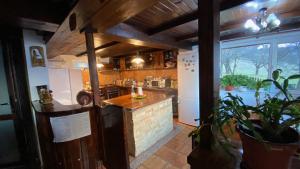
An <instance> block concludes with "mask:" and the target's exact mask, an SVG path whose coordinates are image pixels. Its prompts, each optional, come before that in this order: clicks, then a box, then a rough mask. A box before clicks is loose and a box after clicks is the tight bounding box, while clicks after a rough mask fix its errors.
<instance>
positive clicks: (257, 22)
mask: <svg viewBox="0 0 300 169" xmlns="http://www.w3.org/2000/svg"><path fill="white" fill-rule="evenodd" d="M280 24H281V21H280V20H279V19H278V17H277V16H276V15H275V14H274V13H271V14H268V13H267V8H261V9H260V10H259V15H258V16H256V17H255V18H253V19H248V20H247V21H246V22H245V24H244V27H245V28H246V29H248V30H250V31H252V32H255V33H258V32H268V31H273V30H276V29H278V28H279V26H280Z"/></svg>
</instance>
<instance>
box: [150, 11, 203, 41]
mask: <svg viewBox="0 0 300 169" xmlns="http://www.w3.org/2000/svg"><path fill="white" fill-rule="evenodd" d="M196 19H197V11H193V12H191V13H189V14H185V15H182V16H179V17H177V18H175V19H172V20H170V21H167V22H164V23H162V24H160V25H158V26H157V27H154V28H151V29H149V30H147V32H146V33H147V34H148V35H154V34H157V33H159V32H163V31H165V30H168V29H171V28H173V27H176V26H179V25H182V24H185V23H188V22H191V21H193V20H196Z"/></svg>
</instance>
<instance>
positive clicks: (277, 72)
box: [272, 69, 282, 80]
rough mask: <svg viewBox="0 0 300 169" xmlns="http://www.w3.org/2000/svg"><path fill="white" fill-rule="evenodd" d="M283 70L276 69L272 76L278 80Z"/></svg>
mask: <svg viewBox="0 0 300 169" xmlns="http://www.w3.org/2000/svg"><path fill="white" fill-rule="evenodd" d="M281 72H282V70H281V69H277V70H274V71H273V73H272V78H273V79H274V80H278V79H279V76H280V73H281Z"/></svg>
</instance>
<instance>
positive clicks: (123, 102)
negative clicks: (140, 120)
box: [103, 91, 173, 110]
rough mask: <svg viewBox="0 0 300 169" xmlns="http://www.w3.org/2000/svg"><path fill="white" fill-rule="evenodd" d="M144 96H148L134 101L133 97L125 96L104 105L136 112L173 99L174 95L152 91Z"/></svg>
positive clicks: (105, 101)
mask: <svg viewBox="0 0 300 169" xmlns="http://www.w3.org/2000/svg"><path fill="white" fill-rule="evenodd" d="M144 94H145V95H146V98H144V99H133V98H132V97H131V95H124V96H120V97H116V98H113V99H108V100H104V101H103V103H104V104H109V105H116V106H120V107H123V108H124V109H128V110H136V109H139V108H142V107H146V106H149V105H151V104H154V103H157V102H160V101H163V100H166V99H169V98H172V97H173V95H168V94H165V93H158V92H151V91H144Z"/></svg>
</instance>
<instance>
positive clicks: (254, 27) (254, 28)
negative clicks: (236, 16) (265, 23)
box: [244, 19, 260, 32]
mask: <svg viewBox="0 0 300 169" xmlns="http://www.w3.org/2000/svg"><path fill="white" fill-rule="evenodd" d="M244 27H245V28H246V29H251V30H252V31H253V32H258V31H260V28H259V27H258V26H257V25H256V24H255V23H254V21H253V20H252V19H248V20H247V21H246V23H245V25H244Z"/></svg>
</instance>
